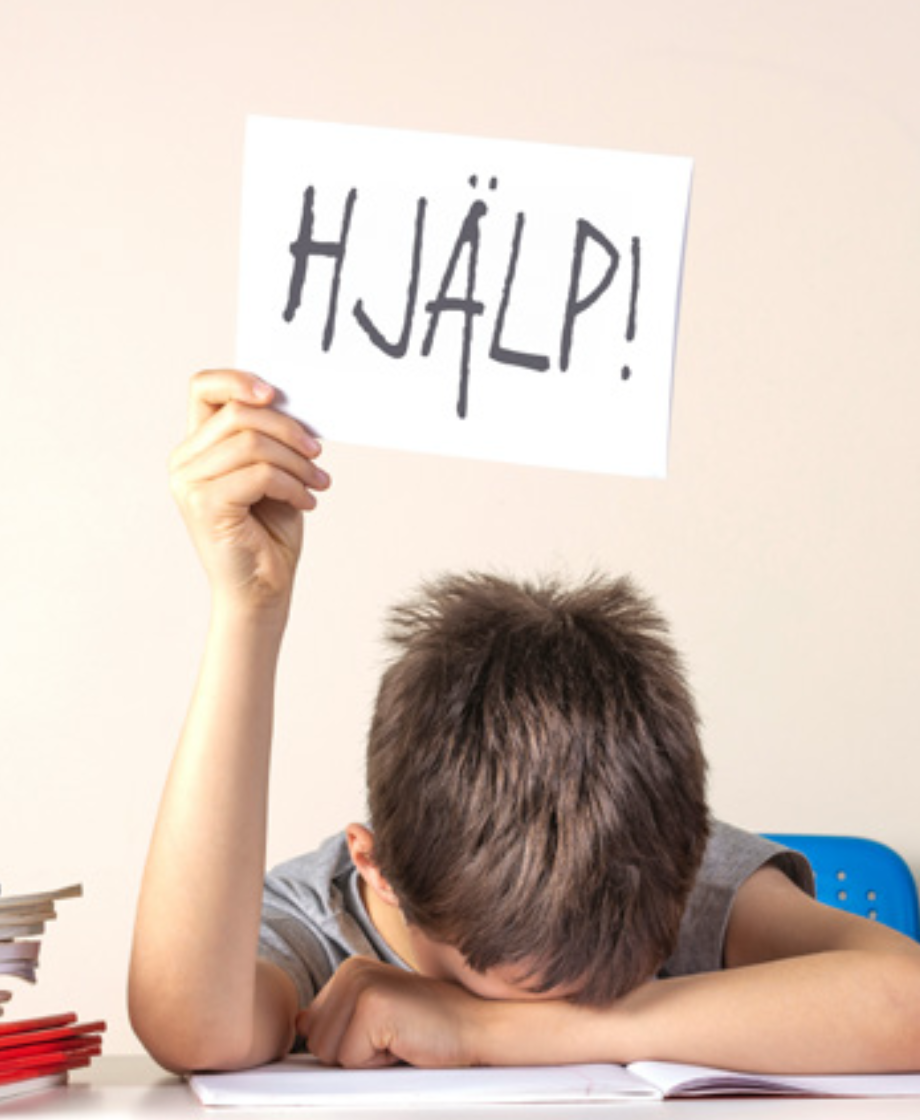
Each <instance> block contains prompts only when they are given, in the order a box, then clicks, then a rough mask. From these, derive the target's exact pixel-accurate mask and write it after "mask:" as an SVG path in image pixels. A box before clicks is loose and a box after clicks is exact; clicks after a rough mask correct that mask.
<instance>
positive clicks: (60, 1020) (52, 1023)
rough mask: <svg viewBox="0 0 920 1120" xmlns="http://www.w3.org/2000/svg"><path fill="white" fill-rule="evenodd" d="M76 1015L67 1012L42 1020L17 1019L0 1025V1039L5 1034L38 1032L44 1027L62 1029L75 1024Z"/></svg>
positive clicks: (47, 1016)
mask: <svg viewBox="0 0 920 1120" xmlns="http://www.w3.org/2000/svg"><path fill="white" fill-rule="evenodd" d="M76 1021H77V1017H76V1015H74V1014H73V1012H70V1011H68V1012H67V1013H66V1014H64V1015H46V1016H45V1017H44V1018H43V1019H18V1020H14V1021H13V1022H11V1023H0V1038H2V1037H3V1036H4V1035H7V1034H19V1033H20V1031H38V1030H44V1029H45V1028H46V1027H63V1026H65V1025H66V1024H67V1023H75V1022H76Z"/></svg>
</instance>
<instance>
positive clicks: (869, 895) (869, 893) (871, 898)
mask: <svg viewBox="0 0 920 1120" xmlns="http://www.w3.org/2000/svg"><path fill="white" fill-rule="evenodd" d="M866 898H867V899H868V900H869V901H870V902H875V900H876V899H877V898H878V895H877V894H876V893H875V891H866Z"/></svg>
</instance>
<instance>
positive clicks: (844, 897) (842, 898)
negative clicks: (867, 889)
mask: <svg viewBox="0 0 920 1120" xmlns="http://www.w3.org/2000/svg"><path fill="white" fill-rule="evenodd" d="M837 898H838V899H839V901H840V902H846V900H847V892H846V891H837Z"/></svg>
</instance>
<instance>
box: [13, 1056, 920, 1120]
mask: <svg viewBox="0 0 920 1120" xmlns="http://www.w3.org/2000/svg"><path fill="white" fill-rule="evenodd" d="M407 1113H409V1110H408V1109H405V1108H402V1109H399V1110H398V1111H396V1110H390V1111H383V1110H380V1109H376V1108H374V1105H373V1102H372V1101H369V1102H368V1107H367V1108H364V1109H360V1110H348V1111H345V1110H330V1109H312V1108H311V1109H306V1108H300V1109H271V1110H262V1111H260V1110H252V1109H243V1108H239V1109H237V1108H233V1109H229V1108H228V1109H205V1108H203V1107H202V1106H201V1105H200V1104H199V1103H198V1101H197V1099H196V1098H195V1097H194V1096H193V1095H192V1092H191V1090H190V1089H189V1088H188V1086H187V1085H186V1084H185V1082H184V1081H182V1080H181V1079H179V1078H177V1077H172V1076H170V1075H169V1074H167V1073H164V1071H163V1070H161V1069H160V1068H159V1067H158V1066H156V1065H155V1064H154V1063H153V1062H152V1061H150V1059H148V1058H138V1057H114V1056H113V1057H103V1058H97V1059H96V1061H95V1062H94V1063H93V1065H92V1067H91V1068H90V1069H88V1070H80V1071H79V1072H78V1073H74V1074H72V1075H71V1083H70V1085H68V1086H67V1087H66V1088H61V1089H52V1090H49V1091H48V1092H47V1093H35V1094H30V1095H28V1096H24V1097H18V1098H17V1097H14V1098H12V1099H11V1100H9V1101H7V1102H4V1103H0V1120H4V1118H5V1117H6V1116H17V1117H19V1116H34V1117H57V1116H62V1117H71V1116H102V1117H109V1118H113V1117H122V1118H133V1117H138V1116H149V1117H160V1116H162V1117H166V1120H170V1118H176V1117H186V1118H188V1120H214V1118H219V1120H253V1118H255V1117H259V1118H260V1120H266V1118H267V1117H277V1116H286V1117H288V1118H290V1117H293V1116H297V1117H300V1120H332V1118H334V1120H370V1118H376V1117H381V1118H386V1120H397V1118H404V1117H405V1116H406V1115H407ZM668 1113H670V1114H671V1115H668ZM415 1115H416V1116H417V1117H423V1116H424V1117H428V1116H436V1117H437V1118H438V1120H461V1118H462V1120H471V1118H473V1120H523V1118H524V1117H527V1118H528V1120H598V1118H599V1117H601V1116H604V1117H610V1118H611V1120H703V1118H709V1120H901V1118H903V1120H906V1118H907V1117H912V1118H913V1120H918V1118H920V1101H918V1100H917V1099H913V1100H865V1101H859V1100H799V1099H788V1100H765V1099H763V1098H759V1099H758V1098H747V1099H736V1100H726V1099H724V1098H723V1099H710V1100H699V1101H668V1102H665V1103H660V1102H654V1101H653V1102H642V1103H616V1104H579V1105H575V1106H567V1107H564V1108H563V1107H556V1106H553V1105H538V1106H529V1105H492V1106H488V1107H485V1106H476V1107H472V1108H465V1109H460V1108H450V1107H445V1108H438V1109H432V1108H425V1109H419V1110H418V1111H417V1112H416V1113H415Z"/></svg>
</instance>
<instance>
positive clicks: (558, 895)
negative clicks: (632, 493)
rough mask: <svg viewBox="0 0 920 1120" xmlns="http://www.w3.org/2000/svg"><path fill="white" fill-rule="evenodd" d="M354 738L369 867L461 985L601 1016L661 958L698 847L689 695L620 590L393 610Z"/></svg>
mask: <svg viewBox="0 0 920 1120" xmlns="http://www.w3.org/2000/svg"><path fill="white" fill-rule="evenodd" d="M389 636H390V638H391V639H392V641H393V642H394V643H395V644H396V646H397V647H398V648H399V650H400V651H401V655H400V656H399V657H398V659H397V660H396V661H395V662H394V663H393V664H392V665H391V666H390V667H389V668H388V669H387V671H386V673H385V674H384V677H383V679H382V681H381V685H380V691H379V695H378V698H377V705H376V710H375V714H374V719H373V723H372V727H371V732H370V739H369V743H368V797H369V808H370V815H371V826H372V828H373V830H374V838H375V839H374V853H375V857H374V858H375V861H376V864H377V866H378V867H379V870H380V872H381V873H382V874H383V875H384V876H385V877H386V879H387V881H388V882H389V884H390V886H391V887H392V889H393V891H394V892H395V894H396V896H397V897H398V899H399V903H400V906H401V909H402V911H403V913H404V915H405V917H406V920H407V921H408V922H409V923H410V924H411V925H413V926H416V927H418V928H419V929H420V930H422V931H424V933H425V934H426V935H428V936H429V937H431V938H434V939H437V940H439V941H442V942H445V943H447V944H450V945H452V946H454V947H455V948H456V949H457V950H459V952H460V953H461V954H462V955H463V957H464V958H465V959H466V961H467V962H468V964H469V965H470V966H471V967H472V968H473V969H475V970H476V971H477V972H485V971H487V970H489V969H493V968H496V967H498V966H514V967H515V968H519V969H520V970H521V974H522V975H523V976H525V977H527V978H528V981H529V983H530V985H531V986H532V987H533V990H535V991H545V990H548V989H553V988H557V987H563V988H567V989H569V990H571V991H573V992H574V997H573V998H575V999H579V1000H581V1001H583V1002H587V1003H596V1004H600V1003H605V1002H607V1001H609V1000H611V999H614V998H616V997H617V996H619V995H622V994H623V993H624V992H626V991H628V990H629V989H630V988H632V987H634V986H635V985H636V984H638V983H641V982H642V981H644V980H646V979H648V978H649V977H650V976H651V975H653V974H654V972H655V971H656V970H657V969H658V968H659V967H660V966H661V965H662V964H663V963H664V961H665V960H666V959H667V957H668V956H669V955H670V953H671V952H672V950H673V947H674V944H675V940H676V937H677V931H678V927H679V924H680V918H681V914H682V912H683V908H684V905H685V903H686V899H687V896H688V894H689V891H690V888H691V886H692V883H693V879H694V876H695V874H696V871H697V868H698V866H699V862H700V860H701V858H702V853H703V849H704V846H705V842H706V838H707V835H708V822H709V818H708V811H707V806H706V796H705V763H704V760H703V755H702V751H701V748H700V743H699V738H698V726H697V716H696V710H695V707H694V703H693V699H692V696H691V694H690V691H689V689H688V686H687V683H686V681H685V679H684V676H683V672H682V670H681V665H680V661H679V658H678V656H677V654H676V653H675V651H674V649H673V648H672V646H671V644H670V642H669V640H668V633H667V626H666V624H665V622H664V620H663V619H662V617H661V615H660V614H659V613H658V612H657V611H656V610H655V608H654V607H653V606H652V604H651V603H650V602H649V601H648V600H647V599H645V598H643V597H642V596H641V595H640V594H639V593H637V591H636V590H635V588H634V587H633V585H632V584H631V583H630V582H629V581H628V580H625V579H620V580H607V579H601V578H594V579H592V580H590V581H588V582H587V583H585V584H584V585H582V586H579V587H576V588H573V589H567V588H565V587H563V586H561V585H559V584H558V583H555V582H551V581H547V582H541V583H537V584H528V583H521V584H519V583H514V582H510V581H508V580H505V579H501V578H498V577H494V576H488V575H476V574H474V575H469V576H458V577H448V578H445V579H442V580H440V581H438V582H436V583H433V584H430V585H428V586H426V587H425V588H423V590H422V592H421V593H420V594H419V596H418V597H417V598H413V599H411V600H409V601H407V602H406V603H404V604H402V605H400V606H397V607H396V608H395V610H394V611H393V614H392V616H391V625H390V632H389Z"/></svg>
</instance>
